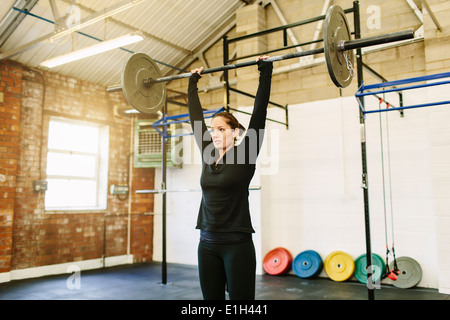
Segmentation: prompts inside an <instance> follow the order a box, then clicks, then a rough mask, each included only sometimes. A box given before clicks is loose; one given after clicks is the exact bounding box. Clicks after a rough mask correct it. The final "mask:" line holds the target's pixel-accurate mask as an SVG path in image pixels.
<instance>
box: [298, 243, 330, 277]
mask: <svg viewBox="0 0 450 320" xmlns="http://www.w3.org/2000/svg"><path fill="white" fill-rule="evenodd" d="M322 269H323V261H322V258H321V257H320V255H319V254H318V253H317V252H316V251H314V250H306V251H303V252H301V253H299V254H298V255H297V256H296V257H295V258H294V261H293V262H292V270H294V273H295V274H296V275H297V276H298V277H299V278H302V279H307V278H313V277H315V276H317V275H319V273H320V272H321V271H322Z"/></svg>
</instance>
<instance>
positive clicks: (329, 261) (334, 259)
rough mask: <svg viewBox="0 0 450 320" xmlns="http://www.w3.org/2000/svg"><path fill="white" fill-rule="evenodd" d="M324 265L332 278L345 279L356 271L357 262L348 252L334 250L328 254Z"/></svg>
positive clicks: (336, 279) (335, 279)
mask: <svg viewBox="0 0 450 320" xmlns="http://www.w3.org/2000/svg"><path fill="white" fill-rule="evenodd" d="M323 267H324V269H325V272H326V273H327V275H328V276H329V277H330V279H331V280H334V281H345V280H347V279H348V278H350V277H351V276H352V274H353V271H355V262H354V261H353V259H352V257H351V256H350V255H349V254H348V253H345V252H343V251H334V252H332V253H330V254H329V255H328V256H327V258H326V259H325V262H324V265H323Z"/></svg>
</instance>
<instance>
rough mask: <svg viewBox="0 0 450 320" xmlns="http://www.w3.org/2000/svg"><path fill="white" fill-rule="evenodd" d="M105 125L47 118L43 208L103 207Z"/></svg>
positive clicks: (106, 169) (104, 191) (105, 178)
mask: <svg viewBox="0 0 450 320" xmlns="http://www.w3.org/2000/svg"><path fill="white" fill-rule="evenodd" d="M108 153H109V128H108V127H107V126H103V125H98V124H94V123H88V122H81V121H75V120H69V119H62V118H54V117H52V118H51V119H50V123H49V134H48V153H47V181H48V188H47V191H46V193H45V209H46V210H61V209H62V210H92V209H94V210H95V209H106V196H107V183H108V180H107V179H108Z"/></svg>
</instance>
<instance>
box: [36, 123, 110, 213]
mask: <svg viewBox="0 0 450 320" xmlns="http://www.w3.org/2000/svg"><path fill="white" fill-rule="evenodd" d="M52 121H55V122H60V123H66V124H74V125H79V126H86V127H95V128H96V129H97V130H98V134H99V136H98V139H99V141H98V149H97V151H96V152H90V151H78V150H67V149H59V148H50V147H49V142H50V125H51V123H52ZM48 128H49V131H48V137H47V154H46V158H47V162H46V168H45V172H46V179H47V181H48V180H58V179H60V180H78V181H82V180H86V181H94V182H95V184H96V188H95V189H96V190H95V192H96V195H95V205H93V206H81V205H80V206H73V205H71V206H57V205H54V206H49V205H48V204H47V192H48V190H47V192H46V195H45V199H44V210H45V212H46V213H52V212H53V213H54V212H58V213H60V212H62V211H63V212H67V213H78V212H95V211H105V210H106V209H107V202H108V201H107V198H108V188H107V185H108V168H109V136H110V135H109V125H105V124H100V123H98V122H95V121H84V120H77V119H71V118H67V117H59V116H51V117H50V118H49V122H48ZM50 153H54V154H70V155H80V156H94V157H95V173H94V177H92V178H89V177H87V176H82V175H78V176H77V175H69V176H67V175H58V174H48V173H47V171H48V155H49V154H50ZM49 187H50V184H49Z"/></svg>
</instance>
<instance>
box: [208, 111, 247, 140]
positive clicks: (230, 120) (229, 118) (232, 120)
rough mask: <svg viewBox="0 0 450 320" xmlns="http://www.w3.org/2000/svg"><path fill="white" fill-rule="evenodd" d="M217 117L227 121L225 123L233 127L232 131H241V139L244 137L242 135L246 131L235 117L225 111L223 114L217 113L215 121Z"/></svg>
mask: <svg viewBox="0 0 450 320" xmlns="http://www.w3.org/2000/svg"><path fill="white" fill-rule="evenodd" d="M217 117H222V118H223V119H224V120H225V122H226V123H227V124H228V125H229V126H230V127H231V129H233V130H234V129H236V128H238V129H239V137H242V135H243V134H244V132H245V130H246V129H245V127H244V126H243V125H242V124H240V123H239V121H237V119H236V118H235V116H233V115H232V114H231V113H229V112H226V111H223V112H219V113H216V114H215V115H214V116H213V119H214V118H217Z"/></svg>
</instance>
